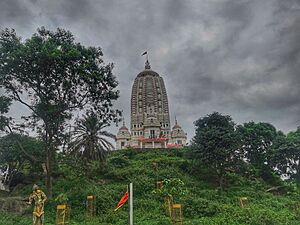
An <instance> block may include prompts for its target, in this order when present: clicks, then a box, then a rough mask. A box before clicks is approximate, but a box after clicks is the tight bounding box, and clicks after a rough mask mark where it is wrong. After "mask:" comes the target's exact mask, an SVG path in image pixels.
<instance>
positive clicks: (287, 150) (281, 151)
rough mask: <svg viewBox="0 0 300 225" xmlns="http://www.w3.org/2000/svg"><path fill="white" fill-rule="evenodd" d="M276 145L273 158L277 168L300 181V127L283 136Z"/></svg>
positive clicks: (281, 172) (282, 173) (283, 173)
mask: <svg viewBox="0 0 300 225" xmlns="http://www.w3.org/2000/svg"><path fill="white" fill-rule="evenodd" d="M275 145H276V147H275V153H274V156H273V159H272V161H273V164H274V167H275V169H276V170H277V171H279V173H280V174H281V175H286V176H289V177H290V178H291V179H294V180H296V181H297V182H298V183H300V127H298V129H297V130H296V131H291V132H289V133H288V134H287V136H286V137H284V138H283V137H282V138H281V139H280V140H279V141H277V142H276V144H275Z"/></svg>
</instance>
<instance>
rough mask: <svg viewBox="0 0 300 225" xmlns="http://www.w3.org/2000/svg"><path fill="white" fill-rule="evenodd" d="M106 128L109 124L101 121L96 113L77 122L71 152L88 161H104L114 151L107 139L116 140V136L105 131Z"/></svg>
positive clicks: (91, 113)
mask: <svg viewBox="0 0 300 225" xmlns="http://www.w3.org/2000/svg"><path fill="white" fill-rule="evenodd" d="M106 127H108V124H107V123H105V122H103V121H101V120H100V119H99V117H98V116H97V114H96V113H94V112H89V113H88V114H87V115H86V116H83V118H82V119H79V120H77V121H76V128H75V131H74V135H73V139H72V141H71V143H70V148H69V152H70V153H71V154H74V155H78V156H79V157H81V158H83V159H85V160H88V161H91V160H100V161H102V160H104V159H105V156H106V155H107V153H108V152H109V151H110V150H112V149H113V145H112V144H111V143H110V142H109V141H108V140H107V138H111V139H113V140H115V135H113V134H111V133H109V132H107V131H106V130H104V129H105V128H106Z"/></svg>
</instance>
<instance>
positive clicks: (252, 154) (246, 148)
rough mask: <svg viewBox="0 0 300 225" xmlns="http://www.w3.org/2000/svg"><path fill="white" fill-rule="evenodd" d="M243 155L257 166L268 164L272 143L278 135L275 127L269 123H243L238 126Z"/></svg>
mask: <svg viewBox="0 0 300 225" xmlns="http://www.w3.org/2000/svg"><path fill="white" fill-rule="evenodd" d="M238 132H239V134H240V137H241V143H242V148H243V152H244V153H245V155H244V157H245V158H246V159H247V160H248V161H249V162H250V163H251V164H252V165H254V166H256V167H258V168H262V167H265V166H264V165H270V159H271V156H272V145H273V144H274V141H275V140H276V137H277V135H278V133H277V131H276V129H275V127H274V126H273V125H271V124H269V123H254V122H249V123H245V124H244V125H243V126H239V127H238Z"/></svg>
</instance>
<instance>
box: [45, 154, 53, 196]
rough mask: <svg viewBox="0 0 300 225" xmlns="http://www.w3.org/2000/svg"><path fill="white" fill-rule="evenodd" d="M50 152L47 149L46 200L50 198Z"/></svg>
mask: <svg viewBox="0 0 300 225" xmlns="http://www.w3.org/2000/svg"><path fill="white" fill-rule="evenodd" d="M51 155H52V154H51V150H50V149H49V148H48V149H47V157H46V189H47V195H48V198H49V199H50V198H52V195H53V193H52V172H53V171H52V159H51V158H52V157H51Z"/></svg>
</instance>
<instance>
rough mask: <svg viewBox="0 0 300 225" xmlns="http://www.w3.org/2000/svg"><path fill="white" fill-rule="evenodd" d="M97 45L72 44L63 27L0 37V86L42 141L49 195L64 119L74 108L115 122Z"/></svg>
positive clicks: (109, 79)
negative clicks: (25, 114)
mask: <svg viewBox="0 0 300 225" xmlns="http://www.w3.org/2000/svg"><path fill="white" fill-rule="evenodd" d="M102 56H103V53H102V51H101V49H100V48H96V47H85V46H83V45H81V44H80V43H76V42H75V40H74V36H73V35H72V33H70V32H69V31H66V30H63V29H60V28H58V29H57V30H56V31H55V32H52V31H50V30H46V29H45V28H43V27H42V28H40V29H38V30H37V33H35V34H33V35H32V37H31V38H30V39H27V40H25V41H22V40H21V38H20V37H18V36H17V35H16V32H15V31H14V30H9V29H5V30H3V31H2V32H1V35H0V87H1V88H4V89H5V90H6V93H8V97H9V98H10V99H12V100H14V101H17V102H19V103H21V104H23V105H25V106H26V107H27V108H28V109H29V110H31V115H30V116H28V117H26V121H27V126H30V127H33V128H35V129H36V130H37V131H38V133H39V135H40V136H41V137H42V139H43V141H44V142H45V143H46V145H45V146H46V147H45V148H46V149H45V150H46V158H45V160H44V161H45V165H46V171H47V173H46V187H47V191H48V195H49V196H50V197H51V196H52V173H53V168H54V166H55V158H56V152H57V149H58V147H59V146H60V145H61V142H62V137H63V133H64V132H65V128H66V127H67V126H66V122H68V121H69V119H71V117H72V113H73V112H74V111H78V110H83V109H92V110H94V111H96V112H97V114H98V115H99V117H100V118H101V119H102V121H105V122H107V123H110V122H111V121H113V122H117V120H118V115H119V114H120V112H119V111H118V110H114V109H112V106H113V104H112V102H113V100H115V99H117V98H118V96H119V92H118V91H117V90H115V88H116V87H117V85H118V83H117V81H116V78H115V76H113V74H112V68H113V65H112V64H105V63H104V62H103V59H102Z"/></svg>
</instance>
